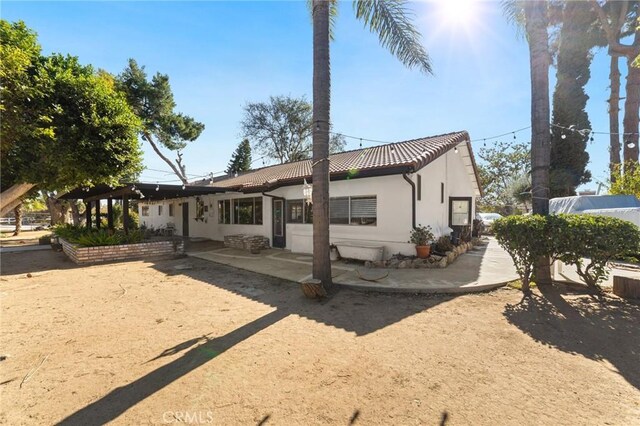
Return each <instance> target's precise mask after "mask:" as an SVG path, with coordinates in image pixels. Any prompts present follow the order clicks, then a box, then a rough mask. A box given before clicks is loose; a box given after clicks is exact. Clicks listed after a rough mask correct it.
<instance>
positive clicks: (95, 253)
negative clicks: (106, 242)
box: [60, 238, 184, 265]
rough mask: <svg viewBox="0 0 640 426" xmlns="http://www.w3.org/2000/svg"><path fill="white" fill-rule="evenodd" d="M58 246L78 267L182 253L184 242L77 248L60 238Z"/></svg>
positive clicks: (153, 242)
mask: <svg viewBox="0 0 640 426" xmlns="http://www.w3.org/2000/svg"><path fill="white" fill-rule="evenodd" d="M60 244H62V250H63V251H64V253H65V254H66V255H67V256H69V258H70V259H71V260H73V261H74V262H75V263H77V264H79V265H83V264H89V263H101V262H115V261H118V260H126V259H140V258H146V257H160V256H171V255H178V254H182V253H184V242H183V241H182V240H175V241H151V242H148V243H138V244H123V245H117V246H98V247H79V246H78V245H76V244H72V243H70V242H68V241H66V240H63V239H62V238H60Z"/></svg>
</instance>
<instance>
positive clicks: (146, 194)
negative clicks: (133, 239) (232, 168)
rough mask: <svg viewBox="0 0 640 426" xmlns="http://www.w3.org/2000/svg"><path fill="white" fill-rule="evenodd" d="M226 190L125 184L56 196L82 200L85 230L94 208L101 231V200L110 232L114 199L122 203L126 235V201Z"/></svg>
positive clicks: (77, 190)
mask: <svg viewBox="0 0 640 426" xmlns="http://www.w3.org/2000/svg"><path fill="white" fill-rule="evenodd" d="M226 191H228V188H219V187H215V186H206V185H163V184H155V183H140V182H135V183H125V184H120V185H119V186H117V187H112V186H109V185H96V186H93V187H91V188H76V189H73V190H71V191H69V192H67V193H66V194H63V195H61V196H59V197H58V198H59V199H62V200H82V201H83V202H84V203H85V206H86V218H87V228H91V226H92V220H91V215H92V210H93V208H94V207H95V215H96V228H100V201H101V200H106V201H107V227H108V228H109V229H113V200H122V222H123V224H124V229H125V232H127V230H128V226H127V224H128V223H129V200H132V199H133V200H141V199H144V200H150V201H158V200H166V199H171V198H183V197H195V196H198V195H207V194H218V193H221V192H226Z"/></svg>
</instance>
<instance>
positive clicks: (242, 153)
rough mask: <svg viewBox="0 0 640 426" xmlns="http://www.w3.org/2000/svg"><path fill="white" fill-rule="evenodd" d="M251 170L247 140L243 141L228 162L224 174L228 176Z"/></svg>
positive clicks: (249, 147)
mask: <svg viewBox="0 0 640 426" xmlns="http://www.w3.org/2000/svg"><path fill="white" fill-rule="evenodd" d="M250 169H251V145H250V144H249V139H243V140H242V142H240V144H239V145H238V148H236V150H235V152H234V153H233V155H232V156H231V160H229V165H228V166H227V170H226V172H227V173H228V174H232V173H236V172H246V171H247V170H250Z"/></svg>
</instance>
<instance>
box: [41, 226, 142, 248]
mask: <svg viewBox="0 0 640 426" xmlns="http://www.w3.org/2000/svg"><path fill="white" fill-rule="evenodd" d="M53 233H54V234H55V235H57V236H58V237H60V238H64V239H65V240H67V241H69V242H70V243H73V244H78V245H80V246H82V247H96V246H111V245H118V244H135V243H139V242H141V241H142V240H144V239H145V232H144V230H139V229H132V230H130V231H129V233H128V234H125V232H124V231H123V230H117V231H112V230H109V229H87V228H85V227H81V226H73V225H68V224H67V225H58V226H56V227H55V228H54V231H53Z"/></svg>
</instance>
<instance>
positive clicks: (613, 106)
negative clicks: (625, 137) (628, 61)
mask: <svg viewBox="0 0 640 426" xmlns="http://www.w3.org/2000/svg"><path fill="white" fill-rule="evenodd" d="M618 61H619V59H618V55H614V54H612V55H611V67H610V71H609V81H610V85H611V96H610V97H609V133H610V135H609V178H610V180H611V183H613V182H615V181H616V179H617V178H618V174H619V173H620V170H619V168H618V165H619V164H620V121H619V120H620V118H619V114H620V67H619V66H618Z"/></svg>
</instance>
